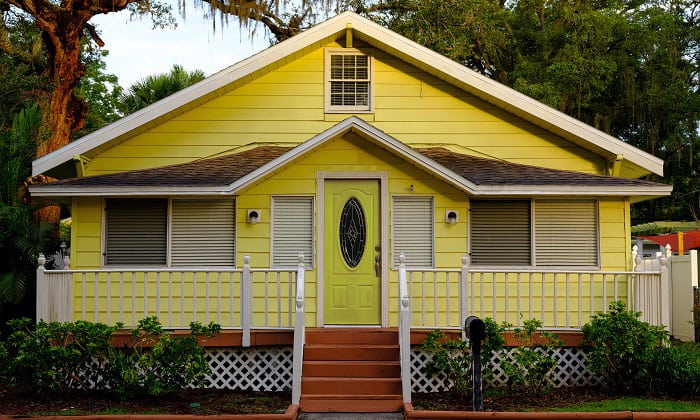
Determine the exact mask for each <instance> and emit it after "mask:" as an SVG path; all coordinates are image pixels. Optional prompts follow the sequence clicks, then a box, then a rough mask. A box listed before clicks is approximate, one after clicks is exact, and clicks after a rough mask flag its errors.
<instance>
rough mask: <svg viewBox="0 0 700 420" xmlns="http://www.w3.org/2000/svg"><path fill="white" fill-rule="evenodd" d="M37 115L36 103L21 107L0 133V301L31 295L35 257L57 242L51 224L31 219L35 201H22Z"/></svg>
mask: <svg viewBox="0 0 700 420" xmlns="http://www.w3.org/2000/svg"><path fill="white" fill-rule="evenodd" d="M40 124H41V114H40V112H39V108H38V107H37V106H36V104H34V105H32V106H29V107H27V108H24V109H22V110H21V111H20V112H18V113H17V114H16V115H15V116H14V119H13V121H12V127H11V128H10V129H9V130H6V131H4V132H0V161H1V162H3V164H2V165H0V254H2V255H3V258H2V259H0V304H2V303H19V302H20V301H22V299H23V298H25V296H31V293H30V291H31V290H32V286H33V285H34V283H35V282H34V273H35V268H36V258H37V257H38V255H39V253H41V252H47V251H48V250H50V249H52V246H55V245H57V244H56V241H55V240H54V238H52V237H51V236H50V235H49V233H50V232H51V230H52V226H51V225H50V224H48V223H39V222H37V221H36V220H35V219H34V216H33V212H34V211H35V210H36V209H37V204H36V203H25V201H26V200H25V197H24V194H23V193H24V191H23V188H22V185H23V182H24V180H25V179H26V178H27V177H28V176H29V175H30V174H31V161H32V159H33V157H34V153H35V150H36V138H37V136H38V132H39V126H40Z"/></svg>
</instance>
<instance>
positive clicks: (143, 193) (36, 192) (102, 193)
mask: <svg viewBox="0 0 700 420" xmlns="http://www.w3.org/2000/svg"><path fill="white" fill-rule="evenodd" d="M29 192H31V194H32V196H34V197H154V196H179V195H186V196H205V195H209V196H212V195H231V192H230V191H228V189H227V188H225V187H104V186H103V187H62V186H60V185H57V186H51V185H41V186H39V185H36V186H30V187H29Z"/></svg>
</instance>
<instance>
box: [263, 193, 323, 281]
mask: <svg viewBox="0 0 700 420" xmlns="http://www.w3.org/2000/svg"><path fill="white" fill-rule="evenodd" d="M271 230H272V235H271V236H272V237H271V242H272V256H271V261H272V266H273V267H276V268H284V267H296V266H297V265H298V264H299V253H302V254H304V265H305V266H306V267H313V265H314V260H313V257H314V252H313V245H314V203H313V198H312V197H302V196H277V197H272V227H271Z"/></svg>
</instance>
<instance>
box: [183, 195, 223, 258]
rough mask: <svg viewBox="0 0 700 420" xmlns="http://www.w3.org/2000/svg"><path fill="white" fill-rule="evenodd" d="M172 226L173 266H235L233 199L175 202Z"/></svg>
mask: <svg viewBox="0 0 700 420" xmlns="http://www.w3.org/2000/svg"><path fill="white" fill-rule="evenodd" d="M171 223H172V227H171V229H172V231H171V239H170V241H171V242H170V246H171V250H170V253H171V254H170V263H171V265H173V266H226V267H233V266H234V265H235V255H236V248H235V237H236V232H235V206H234V201H233V200H196V201H195V200H173V202H172V217H171Z"/></svg>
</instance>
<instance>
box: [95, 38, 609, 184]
mask: <svg viewBox="0 0 700 420" xmlns="http://www.w3.org/2000/svg"><path fill="white" fill-rule="evenodd" d="M328 47H339V45H337V44H331V45H328ZM370 51H372V52H373V54H374V55H375V60H374V80H375V83H374V101H375V102H374V104H375V107H374V108H375V109H374V113H371V114H359V115H360V117H362V118H364V119H366V120H367V121H369V122H370V123H371V124H373V125H375V126H377V127H378V128H380V129H381V130H383V131H385V132H387V133H388V134H390V135H392V136H394V137H396V138H397V139H399V140H400V141H402V142H404V143H406V144H408V145H413V146H420V145H429V144H433V145H434V144H440V145H451V146H450V147H451V148H452V149H453V150H455V151H460V152H463V153H469V154H475V155H478V156H484V157H493V158H500V159H506V160H509V161H512V162H517V163H524V164H532V165H538V166H545V167H551V168H557V169H569V170H578V171H583V172H589V173H599V174H602V173H604V171H605V166H606V163H605V162H604V160H603V159H602V158H601V157H599V156H596V155H594V154H592V153H591V152H588V151H585V150H584V149H582V148H580V147H578V146H576V145H574V144H572V143H570V142H567V141H565V140H563V139H561V138H559V137H557V136H554V135H552V134H550V133H548V132H546V131H544V130H543V129H540V128H538V127H535V126H533V125H532V124H529V123H527V122H525V121H523V120H522V119H520V118H517V117H515V116H513V115H511V114H508V113H506V112H504V111H501V110H499V109H497V108H495V107H493V106H492V105H490V104H488V103H486V102H484V101H482V100H479V99H478V98H476V97H474V96H472V95H469V94H467V93H466V92H464V91H461V90H459V89H456V88H454V87H452V86H451V85H449V84H447V83H445V82H443V81H441V80H438V79H436V78H435V77H433V76H430V75H428V74H426V73H425V72H422V71H420V70H418V69H416V68H415V67H413V66H411V65H409V64H406V63H405V62H402V61H400V60H398V59H396V58H394V57H392V56H390V55H387V54H386V53H384V52H382V51H379V50H376V49H370ZM323 62H324V49H323V48H319V49H316V50H314V51H312V52H310V53H308V54H306V55H304V56H302V57H300V58H298V59H296V60H293V61H291V62H290V63H288V64H286V65H283V66H281V67H280V68H278V69H276V70H273V71H271V72H269V73H267V74H264V75H262V76H260V77H258V78H256V79H254V80H252V81H249V82H248V83H246V84H243V85H242V86H241V87H238V88H236V89H234V90H232V91H231V92H229V93H227V94H225V95H224V96H222V97H219V98H217V99H214V100H212V101H210V102H208V103H206V104H205V105H202V106H200V107H198V108H195V109H193V110H190V111H188V112H186V113H185V114H183V115H181V116H178V117H176V118H174V119H173V120H171V121H169V122H166V123H164V124H162V125H159V126H157V127H154V128H152V129H150V130H149V131H147V132H146V133H144V134H141V135H139V136H137V137H135V138H133V139H131V140H128V141H126V142H124V143H122V144H121V145H118V146H116V147H114V148H112V149H110V150H108V151H106V152H104V153H103V154H101V155H100V156H98V157H96V158H95V159H94V160H93V161H92V162H91V163H90V164H89V167H88V174H89V175H97V174H103V173H110V172H118V171H123V170H131V169H141V168H147V167H154V166H163V165H168V164H175V163H181V162H185V161H190V160H193V159H198V158H203V157H208V156H212V155H215V154H218V153H223V152H226V151H230V150H232V149H235V148H236V147H239V146H242V145H246V144H250V143H275V144H280V143H282V144H291V145H293V144H298V143H300V142H303V141H305V140H307V139H309V138H311V137H312V136H314V135H316V134H318V133H320V132H322V131H324V130H326V129H328V128H329V127H331V126H332V125H334V124H335V123H337V121H340V120H342V119H344V118H346V117H347V116H348V115H346V114H325V113H324V102H323V101H324V99H323V92H324V89H323V88H324V85H323V73H324V71H323V69H324V63H323Z"/></svg>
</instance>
